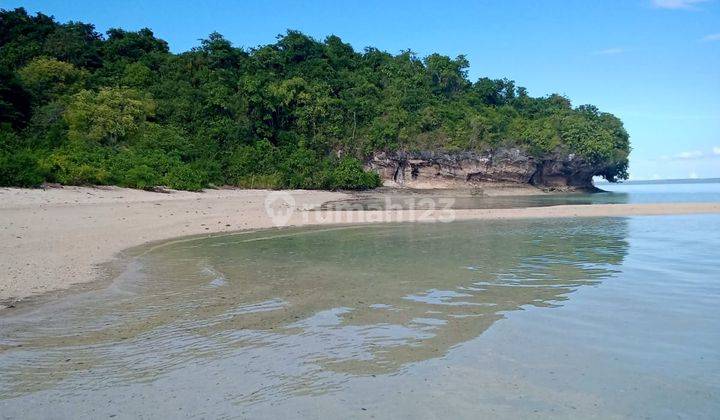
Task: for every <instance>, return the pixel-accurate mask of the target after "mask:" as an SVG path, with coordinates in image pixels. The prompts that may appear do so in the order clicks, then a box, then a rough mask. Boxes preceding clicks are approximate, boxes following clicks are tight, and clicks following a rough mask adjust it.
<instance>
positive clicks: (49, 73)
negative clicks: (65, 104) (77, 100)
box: [18, 57, 88, 103]
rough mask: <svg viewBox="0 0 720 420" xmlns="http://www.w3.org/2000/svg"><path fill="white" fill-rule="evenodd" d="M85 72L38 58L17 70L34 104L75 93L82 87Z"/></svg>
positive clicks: (63, 63)
mask: <svg viewBox="0 0 720 420" xmlns="http://www.w3.org/2000/svg"><path fill="white" fill-rule="evenodd" d="M87 74H88V73H87V72H86V71H85V70H81V69H78V68H76V67H75V66H73V65H72V64H70V63H66V62H64V61H59V60H56V59H54V58H46V57H38V58H35V59H33V60H32V61H30V62H29V63H28V64H27V65H25V66H24V67H22V68H20V69H19V70H18V76H19V77H20V80H21V81H22V84H23V86H24V87H25V90H27V91H28V92H29V93H30V96H31V97H32V98H33V101H35V102H36V103H40V102H45V101H50V100H54V99H56V98H58V97H59V96H61V95H65V94H71V93H74V92H77V91H78V90H80V89H81V88H82V87H83V84H84V82H85V79H86V78H87Z"/></svg>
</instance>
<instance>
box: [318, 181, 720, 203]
mask: <svg viewBox="0 0 720 420" xmlns="http://www.w3.org/2000/svg"><path fill="white" fill-rule="evenodd" d="M684 182H685V183H673V184H650V185H647V184H632V183H630V184H627V183H620V184H598V187H599V188H601V189H602V190H604V192H599V193H593V194H582V193H570V194H560V193H553V194H541V195H532V196H487V195H483V194H482V192H481V191H480V190H478V191H476V192H474V193H471V192H470V191H467V190H465V191H462V190H432V191H427V190H415V191H403V190H400V191H397V190H395V191H392V192H391V193H388V194H383V193H377V192H370V193H361V194H358V197H355V198H352V199H349V200H340V201H335V202H330V203H326V204H324V205H323V206H321V208H323V209H329V210H385V209H410V208H416V209H426V208H435V209H444V208H453V209H492V208H516V207H543V206H557V205H563V204H639V203H681V202H684V203H704V202H718V201H720V182H718V180H717V179H712V180H696V181H695V182H693V181H692V180H686V181H684Z"/></svg>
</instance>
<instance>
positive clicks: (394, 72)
mask: <svg viewBox="0 0 720 420" xmlns="http://www.w3.org/2000/svg"><path fill="white" fill-rule="evenodd" d="M468 67H469V62H468V60H467V59H466V58H465V57H464V56H462V55H461V56H458V57H456V58H450V57H447V56H443V55H440V54H431V55H429V56H427V57H425V58H420V57H418V56H417V55H416V54H414V53H413V52H412V51H402V52H400V53H399V54H396V55H393V54H390V53H387V52H384V51H380V50H377V49H375V48H366V49H364V50H363V51H355V50H354V49H353V47H352V46H350V45H349V44H347V43H344V42H343V41H342V40H341V39H340V38H339V37H337V36H334V35H332V36H328V37H327V38H325V39H324V40H323V41H319V40H315V39H313V38H311V37H309V36H307V35H305V34H302V33H300V32H298V31H291V30H289V31H287V32H286V33H285V34H283V35H280V36H278V38H277V40H276V42H275V43H273V44H269V45H264V46H259V47H256V48H252V49H243V48H237V47H234V46H233V45H232V43H231V42H230V41H228V40H227V39H225V38H224V37H223V36H222V35H220V34H218V33H212V34H210V35H209V36H208V38H207V39H204V40H201V41H200V43H199V46H198V47H196V48H193V49H192V50H191V51H187V52H184V53H180V54H173V53H171V52H170V51H169V48H168V44H167V42H165V41H163V40H161V39H158V38H156V37H155V35H154V34H153V32H152V31H151V30H150V29H147V28H145V29H141V30H139V31H137V32H133V31H126V30H123V29H110V30H109V31H107V33H106V34H105V35H102V34H99V33H97V32H96V31H95V28H94V26H93V25H91V24H86V23H80V22H67V23H58V22H56V21H55V20H54V19H53V18H52V17H50V16H46V15H44V14H42V13H38V14H36V15H34V16H32V15H29V14H28V13H27V12H26V11H25V10H24V9H22V8H18V9H15V10H1V11H0V185H20V186H32V185H37V184H39V183H41V182H44V181H50V182H60V183H65V184H117V185H122V186H130V187H136V188H148V187H152V186H154V185H166V186H169V187H172V188H179V189H190V190H197V189H201V188H204V187H207V186H210V185H225V184H228V185H236V186H244V187H255V188H260V187H267V188H286V187H289V188H323V189H336V188H360V189H362V188H372V187H375V186H377V185H379V178H378V177H377V175H375V174H373V173H367V172H364V171H363V165H362V161H363V159H366V158H367V157H368V156H369V155H370V154H372V153H373V152H377V151H396V150H437V149H441V150H447V151H453V150H478V151H482V150H488V149H493V148H498V147H510V146H512V147H520V148H523V149H525V150H527V151H528V152H530V153H532V154H533V155H535V156H537V157H540V158H542V156H545V155H548V154H552V153H574V154H576V155H578V156H581V157H582V158H584V159H586V160H587V161H588V162H591V163H598V162H602V163H604V164H605V166H606V167H607V168H608V169H607V170H606V173H604V174H602V175H603V176H605V177H606V178H607V179H609V180H611V181H614V180H615V179H617V178H624V177H626V175H627V174H626V169H627V156H628V153H629V148H630V146H629V140H628V134H627V132H626V131H625V129H624V128H623V125H622V122H621V121H620V120H619V119H618V118H616V117H615V116H613V115H611V114H608V113H604V112H600V111H599V110H598V109H597V108H596V107H594V106H592V105H582V106H579V107H575V108H573V107H572V105H571V103H570V101H569V100H568V99H567V98H565V97H563V96H560V95H550V96H547V97H538V98H536V97H531V96H529V95H528V93H527V90H526V89H524V88H522V87H518V86H516V84H515V82H514V81H511V80H507V79H499V80H496V79H490V78H480V79H479V80H477V81H475V82H472V81H470V80H469V79H468V75H467V69H468Z"/></svg>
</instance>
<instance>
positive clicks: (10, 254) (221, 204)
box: [0, 187, 720, 306]
mask: <svg viewBox="0 0 720 420" xmlns="http://www.w3.org/2000/svg"><path fill="white" fill-rule="evenodd" d="M268 194H274V195H273V196H272V197H274V198H275V199H276V200H274V201H273V203H274V204H273V206H274V207H273V208H275V209H278V211H280V212H281V213H282V212H284V213H282V215H283V217H281V218H280V219H281V220H280V222H284V224H286V225H293V226H299V225H316V224H337V223H373V222H393V221H403V222H404V221H422V222H430V221H438V220H440V221H447V220H451V219H453V220H467V219H478V220H490V219H510V218H551V217H600V216H632V215H667V214H692V213H720V203H677V204H608V205H563V206H553V207H533V208H515V209H482V210H452V211H448V210H433V211H414V212H413V211H410V210H400V211H392V212H388V211H352V212H329V211H307V209H311V208H315V207H317V206H319V205H321V204H322V203H324V202H327V201H332V200H341V199H344V198H349V197H350V195H348V194H344V193H339V192H327V191H283V192H270V191H264V190H208V191H204V192H202V193H193V192H179V191H175V192H171V193H154V192H147V191H140V190H132V189H124V188H116V187H108V188H84V187H65V188H53V189H47V190H41V189H16V188H4V189H0V226H1V227H2V228H1V229H0V249H1V252H0V273H1V277H0V302H2V305H3V306H12V305H13V302H15V301H17V300H22V299H24V298H27V297H29V296H33V295H37V294H42V293H46V292H49V291H55V290H61V289H66V288H68V287H70V286H71V285H73V284H77V283H85V282H90V281H93V280H95V279H97V278H98V276H99V275H100V272H99V264H102V263H105V262H108V261H111V260H112V259H113V258H114V257H115V256H116V255H117V254H118V253H119V252H120V251H122V250H124V249H127V248H130V247H134V246H138V245H142V244H145V243H149V242H153V241H162V240H166V239H170V238H176V237H182V236H188V235H198V234H215V233H221V232H231V231H239V230H247V229H261V228H270V227H274V226H276V225H278V219H277V218H275V219H273V218H271V217H270V216H269V215H268V212H267V211H266V198H267V197H268ZM288 201H290V202H291V204H287V202H288ZM290 207H292V208H290ZM291 210H292V211H291Z"/></svg>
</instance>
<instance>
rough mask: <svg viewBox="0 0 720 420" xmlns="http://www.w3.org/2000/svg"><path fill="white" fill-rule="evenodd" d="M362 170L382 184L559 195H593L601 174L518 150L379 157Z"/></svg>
mask: <svg viewBox="0 0 720 420" xmlns="http://www.w3.org/2000/svg"><path fill="white" fill-rule="evenodd" d="M365 165H366V168H367V169H369V170H373V171H375V172H377V173H378V174H380V177H381V178H382V180H383V181H384V182H385V183H387V184H396V185H401V186H407V187H413V188H433V187H434V188H443V187H449V186H453V187H457V186H462V185H473V184H483V183H506V184H530V185H534V186H537V187H540V188H546V189H559V190H576V189H593V188H594V187H593V184H592V177H593V176H595V175H599V174H601V173H603V171H604V170H605V168H604V167H603V166H598V165H591V164H589V163H588V162H587V161H585V160H583V159H581V158H580V157H578V156H575V155H572V154H570V155H568V154H565V155H561V154H555V155H551V156H546V157H544V158H542V159H538V158H536V157H533V156H531V155H529V154H528V153H526V152H525V151H523V150H521V149H518V148H510V149H505V148H502V149H495V150H488V151H485V152H472V151H464V152H430V151H422V152H392V153H386V152H381V153H376V154H375V155H373V156H372V157H371V158H370V159H369V160H368V161H367V162H366V164H365Z"/></svg>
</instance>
